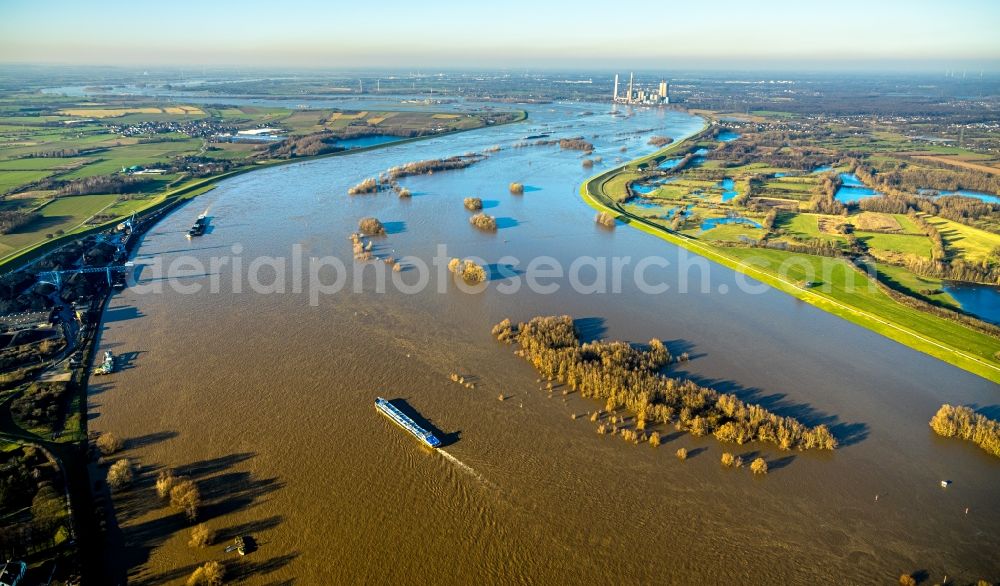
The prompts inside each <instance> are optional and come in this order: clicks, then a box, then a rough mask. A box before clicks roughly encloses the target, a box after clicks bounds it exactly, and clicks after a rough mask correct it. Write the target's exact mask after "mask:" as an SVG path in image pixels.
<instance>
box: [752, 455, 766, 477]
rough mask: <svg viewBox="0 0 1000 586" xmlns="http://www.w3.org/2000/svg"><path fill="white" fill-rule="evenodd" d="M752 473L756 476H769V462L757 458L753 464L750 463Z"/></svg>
mask: <svg viewBox="0 0 1000 586" xmlns="http://www.w3.org/2000/svg"><path fill="white" fill-rule="evenodd" d="M750 471H751V472H753V473H754V474H761V475H763V474H767V462H766V461H764V458H760V457H758V458H755V459H754V461H753V462H750Z"/></svg>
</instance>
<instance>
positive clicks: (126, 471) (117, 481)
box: [108, 458, 134, 489]
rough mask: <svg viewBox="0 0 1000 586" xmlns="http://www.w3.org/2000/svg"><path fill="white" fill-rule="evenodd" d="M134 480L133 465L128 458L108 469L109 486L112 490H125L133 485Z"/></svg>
mask: <svg viewBox="0 0 1000 586" xmlns="http://www.w3.org/2000/svg"><path fill="white" fill-rule="evenodd" d="M133 478H134V474H133V472H132V463H131V462H129V461H128V459H126V458H122V459H121V460H118V461H117V462H115V463H114V464H112V465H111V467H110V468H108V486H110V487H111V488H114V489H118V488H125V487H126V486H128V485H129V484H131V483H132V480H133Z"/></svg>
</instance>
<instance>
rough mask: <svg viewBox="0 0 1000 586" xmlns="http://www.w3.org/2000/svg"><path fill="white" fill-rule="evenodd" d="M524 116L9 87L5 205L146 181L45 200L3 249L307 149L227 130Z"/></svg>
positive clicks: (15, 207)
mask: <svg viewBox="0 0 1000 586" xmlns="http://www.w3.org/2000/svg"><path fill="white" fill-rule="evenodd" d="M522 115H523V114H522ZM505 116H506V117H505ZM516 116H517V114H516V113H497V112H484V113H469V114H450V113H449V114H443V113H440V112H433V111H427V112H424V111H409V110H407V111H358V112H349V111H340V110H333V109H325V110H306V109H290V108H282V107H266V106H194V105H187V104H177V103H163V101H160V100H155V99H146V98H114V99H102V100H100V101H98V100H96V99H79V98H70V97H60V96H45V97H42V98H40V97H38V96H36V95H31V96H18V95H16V94H15V95H12V96H7V97H5V98H2V99H0V196H2V197H3V200H0V211H6V212H8V213H14V214H25V213H30V210H31V209H33V208H35V207H37V206H39V205H41V204H43V203H45V199H44V198H45V197H49V196H54V195H55V194H57V193H79V192H80V190H79V189H77V190H66V189H63V188H64V187H65V186H66V185H73V184H80V185H85V183H82V182H86V181H97V180H103V181H104V184H107V185H112V184H115V183H121V184H124V183H127V182H128V181H130V180H132V179H134V178H140V177H141V178H142V180H143V181H142V182H141V183H140V184H139V185H140V186H139V187H137V188H134V189H133V188H128V189H123V191H129V192H130V193H129V195H128V196H127V197H125V196H118V195H109V194H107V192H116V191H117V190H116V189H110V188H108V189H103V190H102V189H95V188H91V187H85V188H83V193H88V195H73V196H72V197H67V198H60V199H59V200H56V201H53V202H51V203H49V204H48V205H45V206H44V207H41V209H40V211H39V213H38V215H37V216H36V217H34V218H31V219H30V220H29V221H28V222H27V224H24V225H21V226H20V227H19V228H17V229H15V230H12V231H11V232H10V233H9V234H0V255H2V256H4V257H7V258H10V257H13V256H16V255H15V253H16V252H17V251H18V250H21V249H24V248H26V247H30V246H34V245H36V244H38V243H40V242H44V241H46V240H48V239H50V238H59V237H60V235H61V233H62V232H68V231H70V230H72V229H73V228H75V227H76V226H78V225H80V224H81V223H82V222H84V221H86V220H87V219H88V218H89V217H90V216H92V215H93V214H94V213H96V212H97V211H99V210H103V212H102V213H103V214H110V215H111V216H113V217H117V218H122V217H124V216H126V215H129V214H131V213H133V212H136V211H141V210H142V209H144V208H145V207H148V206H150V205H156V204H157V203H159V202H161V201H163V200H164V198H165V197H166V193H167V192H168V190H171V189H173V188H175V187H178V186H179V185H181V184H183V182H184V181H185V179H186V178H196V177H205V176H206V175H209V176H211V175H221V174H224V173H227V172H230V171H234V170H238V169H241V168H250V167H251V166H259V165H267V164H276V163H280V162H282V161H283V160H285V159H288V158H292V157H296V156H300V155H296V154H294V153H291V154H290V152H286V153H284V154H279V155H277V156H275V155H273V154H272V152H273V151H271V150H268V147H269V146H272V145H275V143H274V142H273V141H271V142H231V141H229V140H227V139H226V138H225V137H226V136H228V135H231V134H233V133H234V132H236V131H239V130H251V129H257V128H262V127H267V128H273V129H275V131H276V132H278V133H282V134H284V135H286V136H289V137H292V138H306V140H309V138H308V137H309V135H314V134H315V135H317V136H319V137H320V138H321V140H324V141H331V142H332V141H335V140H336V138H337V136H343V137H348V138H350V137H366V136H379V135H389V136H394V137H399V138H413V137H419V136H429V135H435V134H441V133H446V132H454V131H461V130H471V129H475V128H480V127H483V126H486V125H488V124H493V123H496V122H497V121H500V122H503V121H506V120H508V119H510V118H511V117H515V118H516ZM336 150H338V149H326V150H325V151H323V152H322V153H319V154H330V153H332V152H335V151H336ZM314 153H315V151H314ZM307 156H308V154H307ZM206 166H207V167H209V168H210V169H209V170H206V169H205V167H206ZM157 168H159V169H166V172H165V173H162V174H158V175H156V174H150V175H144V176H143V175H135V176H132V173H134V172H136V171H142V170H144V169H154V170H157ZM61 189H62V191H60V190H61ZM94 191H96V192H97V193H96V194H94V193H93V192H94ZM101 191H104V192H105V193H101Z"/></svg>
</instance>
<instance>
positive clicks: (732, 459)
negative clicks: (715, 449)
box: [722, 452, 736, 468]
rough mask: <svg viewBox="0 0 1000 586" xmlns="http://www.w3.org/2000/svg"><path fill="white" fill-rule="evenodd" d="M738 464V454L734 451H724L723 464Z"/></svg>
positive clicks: (730, 465) (730, 466)
mask: <svg viewBox="0 0 1000 586" xmlns="http://www.w3.org/2000/svg"><path fill="white" fill-rule="evenodd" d="M734 464H736V456H734V455H733V454H732V452H722V465H723V466H725V467H726V468H732V467H733V465H734Z"/></svg>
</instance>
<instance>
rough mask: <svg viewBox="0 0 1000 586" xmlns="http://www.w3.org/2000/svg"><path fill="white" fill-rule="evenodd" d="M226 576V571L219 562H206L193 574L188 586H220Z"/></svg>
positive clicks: (188, 580)
mask: <svg viewBox="0 0 1000 586" xmlns="http://www.w3.org/2000/svg"><path fill="white" fill-rule="evenodd" d="M225 575H226V569H225V567H223V565H222V564H220V563H219V562H216V561H211V562H205V564H204V565H201V566H198V567H197V568H195V570H194V572H192V573H191V576H190V577H189V578H188V579H187V586H220V585H221V584H222V580H223V579H224V578H225Z"/></svg>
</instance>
